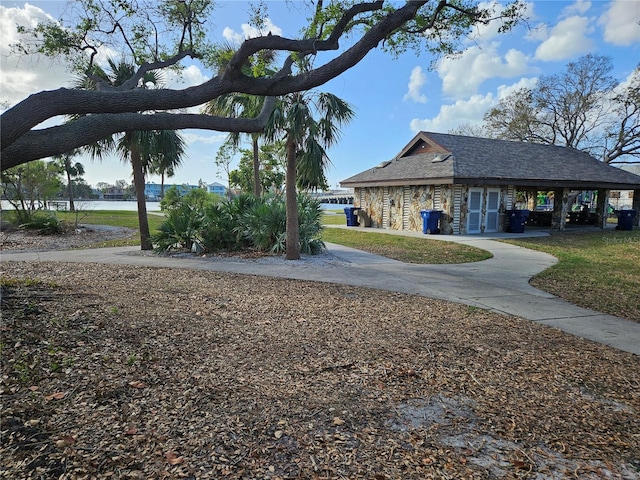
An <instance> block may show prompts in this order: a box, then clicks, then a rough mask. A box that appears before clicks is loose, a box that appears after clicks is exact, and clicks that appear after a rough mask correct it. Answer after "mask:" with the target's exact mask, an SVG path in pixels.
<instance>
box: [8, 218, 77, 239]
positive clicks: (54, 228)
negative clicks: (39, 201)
mask: <svg viewBox="0 0 640 480" xmlns="http://www.w3.org/2000/svg"><path fill="white" fill-rule="evenodd" d="M18 228H20V229H21V230H35V231H37V232H38V233H39V234H40V235H60V234H62V233H65V232H66V231H67V230H68V225H67V223H66V222H62V221H60V220H59V219H58V217H56V215H55V214H53V213H46V214H45V213H36V214H34V215H33V216H32V217H31V219H30V220H29V221H28V222H25V223H22V224H20V225H19V226H18Z"/></svg>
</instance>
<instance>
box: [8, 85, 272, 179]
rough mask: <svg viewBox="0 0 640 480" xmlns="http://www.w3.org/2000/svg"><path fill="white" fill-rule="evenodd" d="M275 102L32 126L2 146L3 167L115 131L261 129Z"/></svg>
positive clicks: (117, 114)
mask: <svg viewBox="0 0 640 480" xmlns="http://www.w3.org/2000/svg"><path fill="white" fill-rule="evenodd" d="M275 103H276V98H275V97H267V99H266V100H265V102H264V105H263V107H262V111H261V112H260V114H259V115H258V116H257V117H255V118H225V117H217V116H211V115H205V114H186V113H164V112H159V113H154V114H141V113H116V114H113V113H109V114H100V115H88V116H86V117H82V118H80V119H78V120H75V121H73V122H70V123H66V124H64V125H59V126H55V127H50V128H45V129H41V130H33V131H30V132H28V133H27V134H25V135H23V136H22V137H21V138H20V139H19V140H18V141H16V142H15V143H14V144H13V145H11V146H10V147H7V148H5V149H3V152H2V170H3V171H4V170H6V169H7V168H11V167H15V166H17V165H20V164H22V163H25V161H29V160H36V159H39V158H44V157H48V156H51V155H58V154H63V153H65V152H68V151H69V150H72V149H74V148H78V147H82V146H84V145H87V144H90V143H94V142H97V141H99V140H102V139H104V138H107V137H109V136H110V135H113V134H114V133H118V132H125V131H132V130H179V129H184V128H196V129H201V130H217V131H222V132H243V133H245V132H246V133H252V132H260V131H262V130H263V129H264V126H265V124H266V123H267V120H268V119H269V115H271V112H272V111H273V108H274V106H275ZM25 159H26V160H25Z"/></svg>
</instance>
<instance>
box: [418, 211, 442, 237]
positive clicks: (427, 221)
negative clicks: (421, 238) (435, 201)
mask: <svg viewBox="0 0 640 480" xmlns="http://www.w3.org/2000/svg"><path fill="white" fill-rule="evenodd" d="M441 215H442V210H420V216H421V217H422V233H425V234H427V233H433V234H438V233H440V229H439V228H438V221H439V220H440V216H441Z"/></svg>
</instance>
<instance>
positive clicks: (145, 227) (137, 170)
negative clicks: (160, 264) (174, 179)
mask: <svg viewBox="0 0 640 480" xmlns="http://www.w3.org/2000/svg"><path fill="white" fill-rule="evenodd" d="M130 149H131V167H132V168H133V185H134V186H135V189H136V201H137V202H138V227H139V229H140V249H141V250H151V249H153V245H152V244H151V234H150V233H149V221H148V219H147V203H146V198H144V170H143V168H142V158H141V156H140V150H139V149H138V147H137V145H131V146H130Z"/></svg>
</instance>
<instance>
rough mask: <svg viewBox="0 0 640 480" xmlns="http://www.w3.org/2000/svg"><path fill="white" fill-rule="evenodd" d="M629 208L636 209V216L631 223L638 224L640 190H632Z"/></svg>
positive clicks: (639, 216) (639, 223)
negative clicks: (631, 201) (631, 200)
mask: <svg viewBox="0 0 640 480" xmlns="http://www.w3.org/2000/svg"><path fill="white" fill-rule="evenodd" d="M631 208H633V209H634V210H635V211H636V217H635V218H634V219H633V225H634V226H636V227H637V226H638V225H640V190H634V191H633V203H631Z"/></svg>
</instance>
